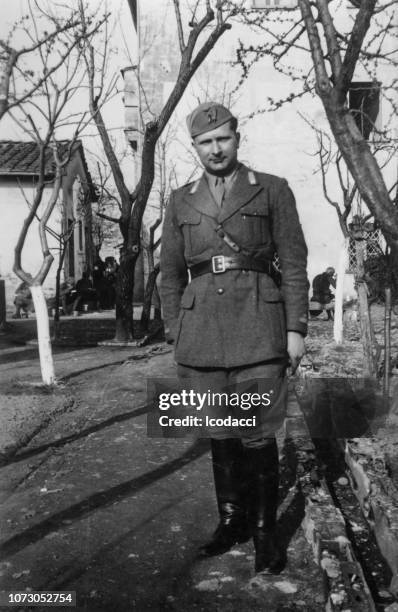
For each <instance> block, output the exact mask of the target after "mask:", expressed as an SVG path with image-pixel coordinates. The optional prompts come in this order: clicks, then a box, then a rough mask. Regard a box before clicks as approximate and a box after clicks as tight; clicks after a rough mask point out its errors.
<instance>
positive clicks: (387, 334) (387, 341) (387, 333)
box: [383, 287, 391, 408]
mask: <svg viewBox="0 0 398 612" xmlns="http://www.w3.org/2000/svg"><path fill="white" fill-rule="evenodd" d="M385 295H386V303H385V311H384V380H383V399H384V405H385V407H386V408H387V407H388V400H389V396H390V365H391V364H390V358H391V289H390V287H386V292H385Z"/></svg>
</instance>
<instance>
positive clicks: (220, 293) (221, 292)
mask: <svg viewBox="0 0 398 612" xmlns="http://www.w3.org/2000/svg"><path fill="white" fill-rule="evenodd" d="M217 293H218V295H222V294H223V293H224V289H223V288H222V287H220V288H219V289H217Z"/></svg>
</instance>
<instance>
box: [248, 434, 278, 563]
mask: <svg viewBox="0 0 398 612" xmlns="http://www.w3.org/2000/svg"><path fill="white" fill-rule="evenodd" d="M244 453H245V458H246V462H247V468H248V471H249V487H250V490H251V496H250V519H251V525H252V533H253V541H254V548H255V551H256V561H255V569H256V572H261V571H263V570H268V571H269V572H270V573H272V574H279V573H280V572H281V571H282V569H283V566H284V562H285V558H284V555H283V554H282V551H281V550H280V547H279V544H278V538H277V534H276V514H277V509H278V486H279V458H278V447H277V444H276V440H273V441H272V442H270V443H268V444H267V445H266V446H263V447H257V448H249V447H246V448H245V449H244Z"/></svg>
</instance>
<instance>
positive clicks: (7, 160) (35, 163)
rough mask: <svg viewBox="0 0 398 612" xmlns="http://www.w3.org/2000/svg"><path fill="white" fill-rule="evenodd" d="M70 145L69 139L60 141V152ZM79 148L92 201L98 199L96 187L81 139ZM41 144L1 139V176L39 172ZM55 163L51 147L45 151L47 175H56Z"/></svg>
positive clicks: (77, 145) (78, 143)
mask: <svg viewBox="0 0 398 612" xmlns="http://www.w3.org/2000/svg"><path fill="white" fill-rule="evenodd" d="M68 145H69V141H67V140H63V141H60V142H58V146H59V148H60V154H61V157H62V152H63V150H64V151H66V148H67V147H68ZM74 148H75V150H79V151H80V154H81V158H82V161H83V166H84V170H85V172H86V174H87V182H88V184H89V185H90V192H91V197H92V201H95V200H96V199H97V196H96V194H95V188H94V185H93V183H92V179H91V176H90V172H89V170H88V167H87V162H86V158H85V156H84V150H83V145H82V143H81V141H80V140H78V141H76V143H75V145H74ZM39 156H40V153H39V146H38V144H37V143H36V142H16V141H14V140H0V176H22V175H32V176H35V175H38V174H39ZM54 171H55V165H54V158H53V153H52V150H51V148H48V149H47V150H46V152H45V175H46V178H50V177H51V176H53V175H54Z"/></svg>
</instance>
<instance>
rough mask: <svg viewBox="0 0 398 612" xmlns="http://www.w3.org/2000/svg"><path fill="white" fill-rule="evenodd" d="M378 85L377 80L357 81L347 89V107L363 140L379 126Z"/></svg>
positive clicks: (367, 138)
mask: <svg viewBox="0 0 398 612" xmlns="http://www.w3.org/2000/svg"><path fill="white" fill-rule="evenodd" d="M380 86H381V83H379V82H378V81H357V82H354V83H351V86H350V89H349V91H348V106H349V109H350V111H351V113H352V115H353V117H354V119H355V123H356V124H357V126H358V129H359V131H360V132H361V134H362V136H364V138H365V140H369V136H370V134H371V132H372V130H374V129H376V131H377V130H378V129H379V127H380Z"/></svg>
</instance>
